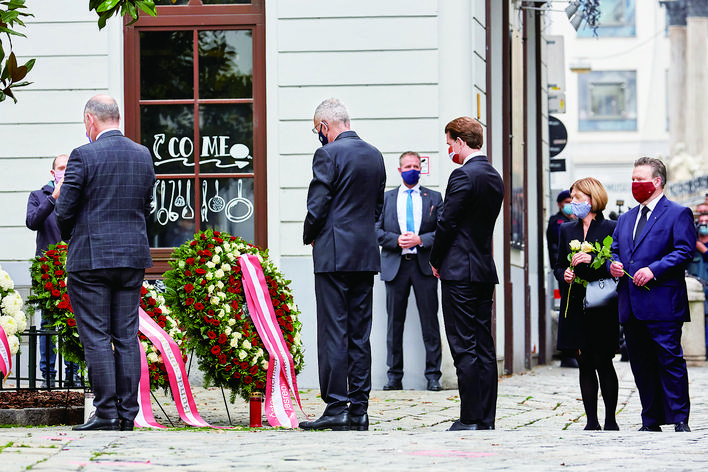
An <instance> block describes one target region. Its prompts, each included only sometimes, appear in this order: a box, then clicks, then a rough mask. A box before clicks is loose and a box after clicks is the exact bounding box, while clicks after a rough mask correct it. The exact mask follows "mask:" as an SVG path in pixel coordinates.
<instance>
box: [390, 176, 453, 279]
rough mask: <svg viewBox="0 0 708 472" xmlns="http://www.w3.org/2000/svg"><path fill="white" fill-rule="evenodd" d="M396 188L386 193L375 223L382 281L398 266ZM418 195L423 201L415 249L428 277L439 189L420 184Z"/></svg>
mask: <svg viewBox="0 0 708 472" xmlns="http://www.w3.org/2000/svg"><path fill="white" fill-rule="evenodd" d="M398 191H399V188H398V187H396V188H394V189H393V190H389V191H388V192H386V194H385V195H384V206H383V211H382V212H381V216H380V217H379V220H378V221H377V222H376V236H377V237H378V240H379V245H380V246H381V280H383V281H385V282H390V281H391V280H393V279H394V278H396V274H398V268H399V267H400V265H401V246H399V245H398V237H399V236H400V235H401V227H400V225H399V224H398ZM420 198H421V200H422V202H423V205H422V209H423V214H422V215H421V220H420V229H419V230H418V236H420V239H421V246H418V247H417V248H416V250H417V253H418V265H419V266H420V270H421V272H423V273H424V274H425V275H430V276H431V277H432V275H433V271H432V269H431V268H430V250H431V249H432V246H433V239H434V238H435V229H436V228H437V225H438V218H439V217H440V215H441V214H442V209H443V202H442V195H440V192H436V191H435V190H430V189H429V188H426V187H423V186H421V187H420Z"/></svg>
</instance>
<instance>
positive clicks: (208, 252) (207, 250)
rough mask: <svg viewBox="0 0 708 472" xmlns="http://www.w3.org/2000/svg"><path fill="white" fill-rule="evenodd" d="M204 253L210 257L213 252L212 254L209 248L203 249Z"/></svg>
mask: <svg viewBox="0 0 708 472" xmlns="http://www.w3.org/2000/svg"><path fill="white" fill-rule="evenodd" d="M211 247H214V245H213V244H212V245H211ZM204 255H205V256H209V257H211V256H213V255H214V254H212V253H211V251H210V250H209V249H204Z"/></svg>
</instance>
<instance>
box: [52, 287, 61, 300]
mask: <svg viewBox="0 0 708 472" xmlns="http://www.w3.org/2000/svg"><path fill="white" fill-rule="evenodd" d="M52 296H53V297H57V298H59V297H61V292H60V291H59V290H56V289H55V290H52Z"/></svg>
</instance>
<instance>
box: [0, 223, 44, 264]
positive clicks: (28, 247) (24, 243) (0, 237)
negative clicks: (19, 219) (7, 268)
mask: <svg viewBox="0 0 708 472" xmlns="http://www.w3.org/2000/svg"><path fill="white" fill-rule="evenodd" d="M23 224H24V223H23ZM0 241H2V244H0V260H1V261H27V260H29V259H31V258H32V257H34V250H35V239H34V236H32V235H31V234H30V233H29V230H28V229H27V228H24V229H23V228H4V227H0Z"/></svg>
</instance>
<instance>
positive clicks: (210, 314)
mask: <svg viewBox="0 0 708 472" xmlns="http://www.w3.org/2000/svg"><path fill="white" fill-rule="evenodd" d="M215 314H216V313H214V310H212V309H211V308H209V311H207V315H209V316H214V315H215Z"/></svg>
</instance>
